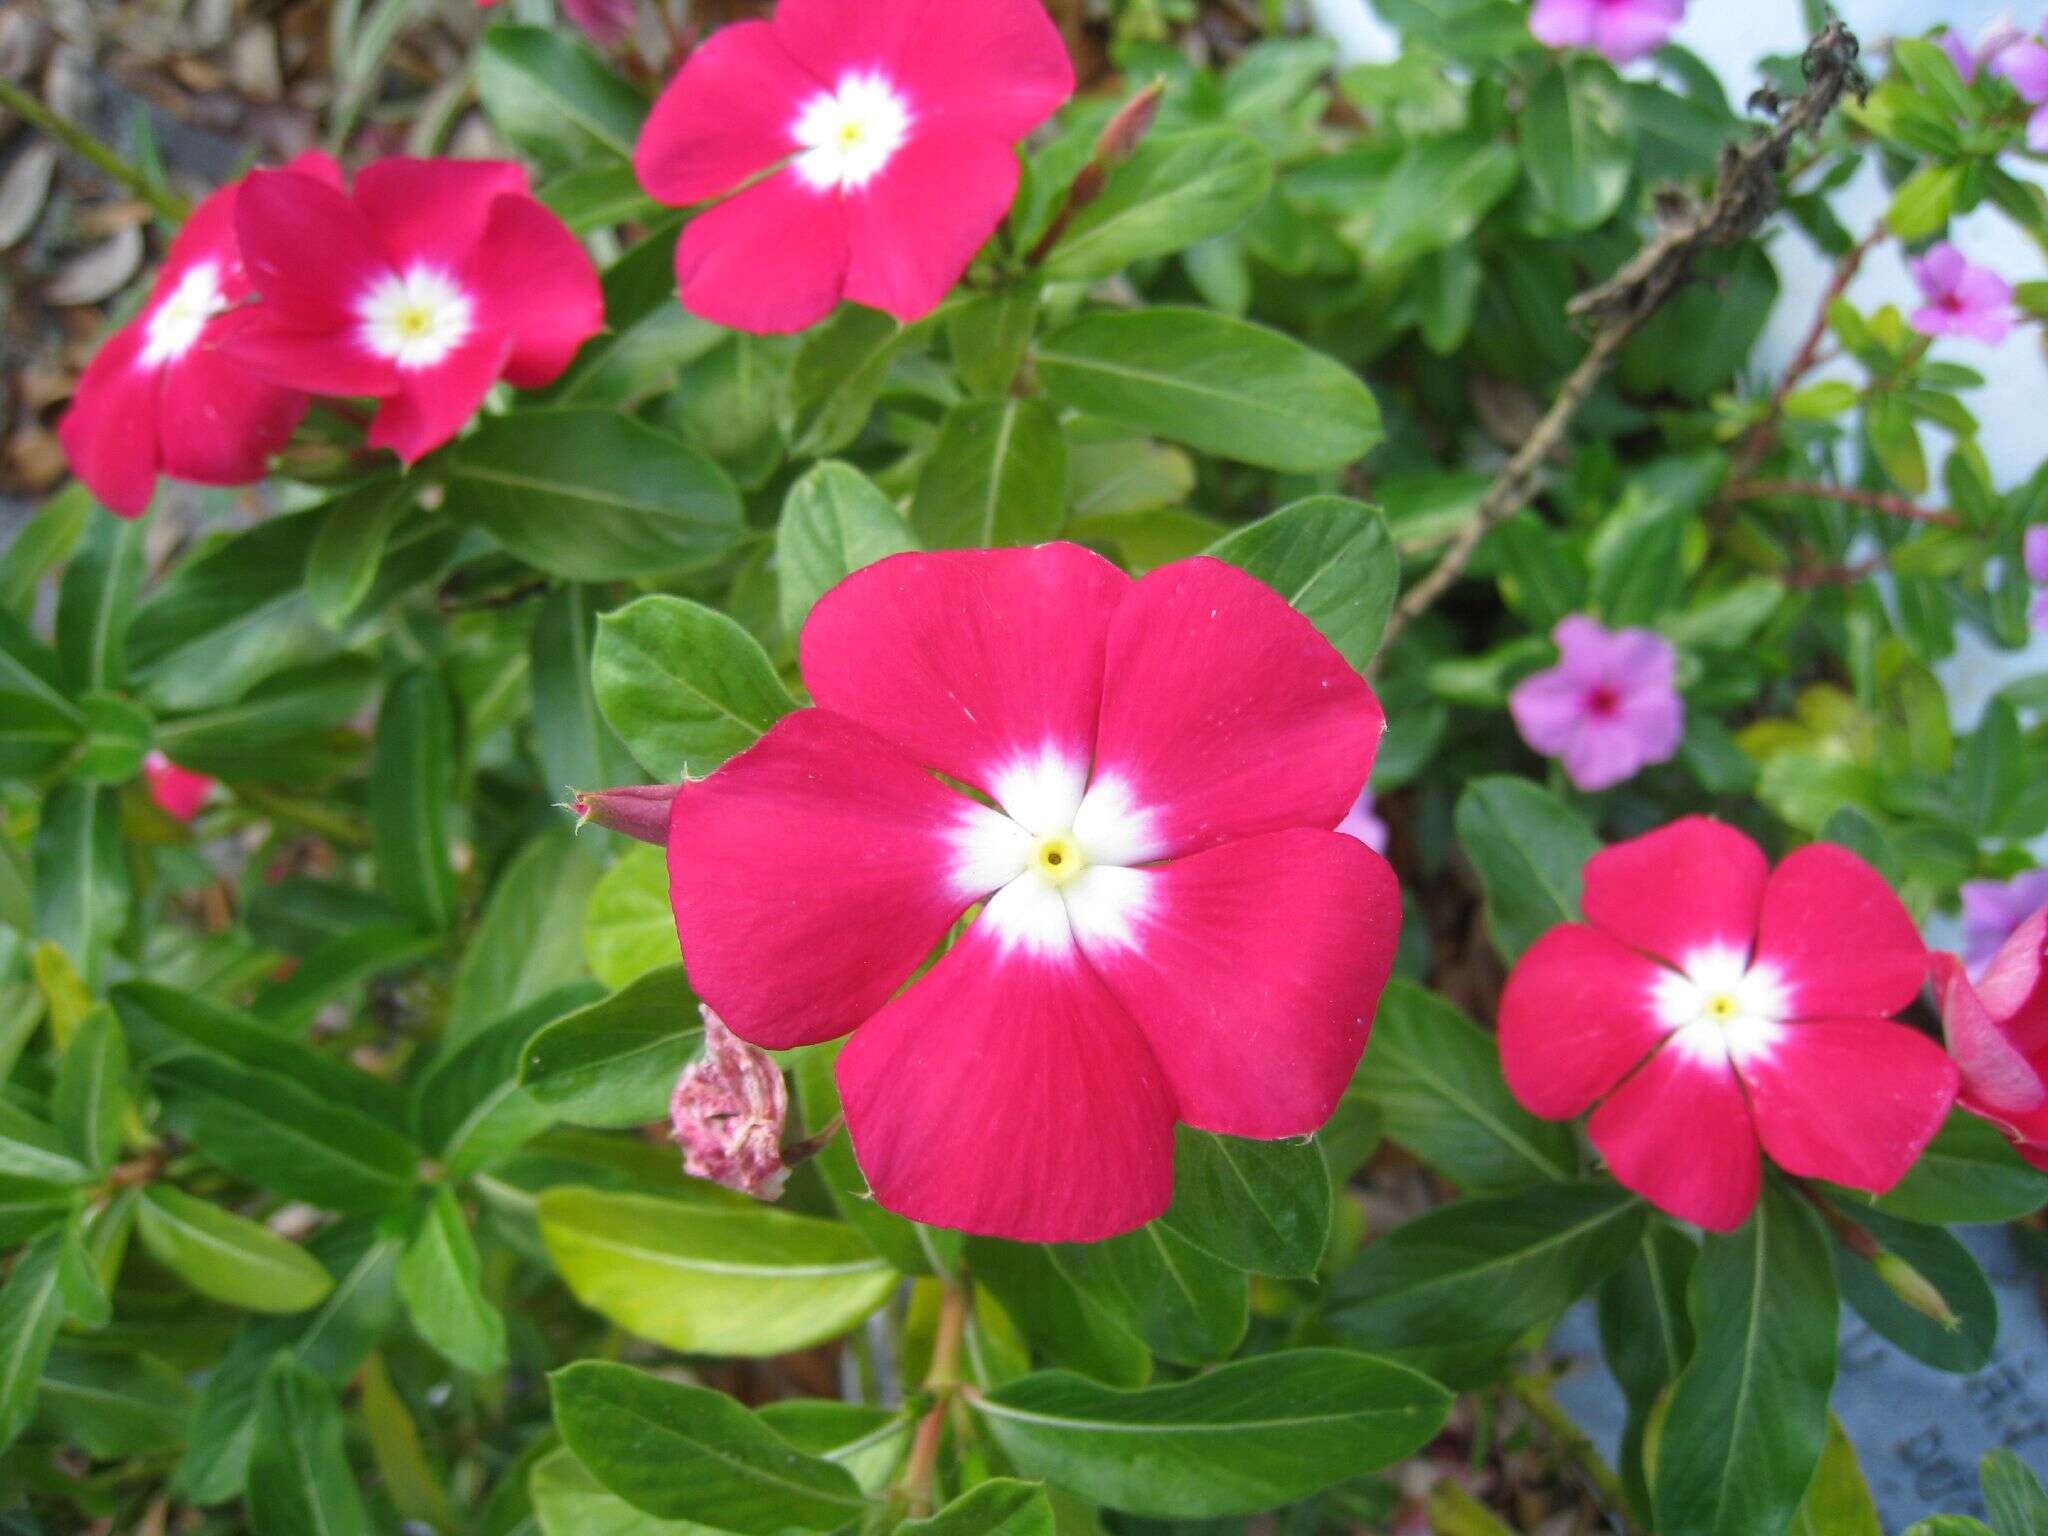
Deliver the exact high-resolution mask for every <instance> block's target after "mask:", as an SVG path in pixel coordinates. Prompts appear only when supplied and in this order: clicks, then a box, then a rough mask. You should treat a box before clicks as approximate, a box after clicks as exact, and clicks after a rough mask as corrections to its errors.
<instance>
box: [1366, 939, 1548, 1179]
mask: <svg viewBox="0 0 2048 1536" xmlns="http://www.w3.org/2000/svg"><path fill="white" fill-rule="evenodd" d="M1357 1082H1358V1087H1359V1089H1360V1091H1362V1092H1363V1093H1364V1094H1365V1096H1366V1098H1367V1099H1368V1100H1370V1101H1371V1102H1372V1103H1373V1104H1375V1105H1377V1106H1378V1107H1379V1110H1380V1113H1381V1114H1382V1115H1384V1116H1385V1117H1386V1133H1387V1136H1388V1137H1389V1138H1390V1139H1391V1140H1393V1141H1396V1142H1398V1143H1400V1144H1401V1145H1402V1146H1404V1147H1406V1148H1407V1149H1408V1150H1409V1151H1410V1152H1413V1153H1414V1154H1415V1155H1416V1156H1417V1157H1419V1158H1421V1159H1422V1160H1423V1161H1424V1162H1425V1163H1428V1164H1429V1165H1430V1166H1431V1167H1432V1168H1434V1169H1436V1170H1437V1171H1438V1172H1439V1173H1441V1174H1443V1175H1444V1176H1445V1177H1446V1178H1448V1179H1450V1180H1451V1181H1452V1182H1453V1183H1455V1184H1457V1185H1458V1186H1459V1187H1460V1188H1461V1189H1463V1190H1464V1191H1465V1192H1466V1193H1468V1194H1475V1195H1484V1194H1495V1193H1505V1192H1507V1191H1509V1190H1515V1189H1523V1188H1527V1187H1528V1186H1530V1185H1532V1184H1543V1183H1548V1182H1551V1181H1554V1180H1561V1179H1572V1178H1576V1177H1577V1176H1578V1171H1579V1168H1578V1157H1577V1154H1576V1153H1575V1152H1574V1150H1573V1147H1572V1134H1571V1129H1570V1127H1568V1126H1564V1125H1553V1124H1550V1123H1548V1122H1546V1121H1543V1120H1538V1119H1537V1118H1536V1117H1535V1116H1534V1115H1532V1114H1530V1113H1529V1112H1528V1111H1527V1110H1525V1109H1523V1108H1522V1106H1521V1105H1520V1104H1518V1103H1516V1102H1515V1097H1514V1095H1513V1094H1511V1093H1510V1092H1508V1085H1507V1083H1506V1081H1505V1080H1504V1079H1503V1078H1502V1076H1501V1070H1500V1050H1499V1047H1498V1046H1497V1045H1496V1044H1495V1043H1494V1038H1493V1035H1492V1034H1491V1032H1489V1031H1487V1030H1484V1029H1481V1028H1480V1027H1479V1026H1478V1025H1477V1024H1474V1023H1473V1022H1472V1021H1471V1020H1470V1019H1468V1018H1466V1017H1465V1015H1464V1014H1462V1013H1460V1012H1459V1011H1458V1010H1457V1009H1456V1008H1454V1007H1452V1006H1451V1004H1449V1003H1447V1002H1445V1001H1444V1000H1443V999H1442V998H1440V997H1438V996H1436V995H1435V994H1434V993H1431V992H1427V991H1424V990H1423V989H1422V988H1421V987H1418V986H1414V985H1412V984H1411V983H1409V982H1405V981H1401V980H1398V979H1396V980H1394V981H1390V982H1388V983H1387V989H1386V991H1385V992H1384V993H1382V994H1381V996H1380V1008H1379V1013H1378V1014H1377V1015H1376V1016H1375V1017H1374V1019H1373V1026H1372V1039H1371V1041H1370V1042H1369V1043H1368V1044H1367V1046H1366V1050H1365V1059H1364V1060H1363V1061H1362V1062H1360V1063H1359V1069H1358V1077H1357Z"/></svg>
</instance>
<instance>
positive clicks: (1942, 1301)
mask: <svg viewBox="0 0 2048 1536" xmlns="http://www.w3.org/2000/svg"><path fill="white" fill-rule="evenodd" d="M1870 1267H1871V1268H1872V1269H1874V1270H1876V1271H1877V1278H1878V1279H1880V1280H1882V1281H1883V1282H1884V1283H1885V1288H1886V1289H1887V1290H1889V1291H1890V1292H1891V1293H1892V1294H1893V1295H1894V1296H1896V1297H1898V1298H1899V1300H1901V1301H1903V1302H1904V1303H1905V1304H1906V1305H1907V1306H1909V1307H1911V1308H1912V1309H1913V1310H1914V1311H1915V1312H1918V1313H1919V1314H1920V1315H1921V1316H1922V1317H1929V1318H1932V1319H1934V1321H1935V1322H1937V1323H1939V1324H1941V1326H1942V1327H1944V1328H1946V1329H1948V1330H1949V1331H1950V1332H1954V1331H1955V1330H1956V1329H1957V1328H1959V1327H1961V1326H1962V1320H1961V1319H1960V1318H1958V1317H1957V1316H1956V1314H1955V1309H1954V1308H1953V1307H1951V1306H1950V1305H1949V1304H1948V1298H1947V1297H1945V1296H1943V1295H1942V1294H1941V1292H1940V1291H1939V1290H1938V1289H1937V1288H1936V1287H1935V1284H1934V1282H1933V1281H1931V1280H1929V1279H1928V1278H1927V1277H1926V1276H1925V1275H1923V1274H1921V1273H1920V1271H1919V1270H1917V1269H1915V1268H1914V1267H1913V1266H1912V1265H1910V1264H1908V1263H1907V1262H1906V1261H1905V1260H1904V1259H1902V1258H1900V1257H1899V1256H1898V1255H1897V1254H1896V1253H1892V1252H1890V1251H1889V1250H1887V1251H1886V1252H1884V1253H1880V1254H1879V1255H1878V1256H1877V1257H1876V1258H1874V1259H1872V1260H1871V1261H1870Z"/></svg>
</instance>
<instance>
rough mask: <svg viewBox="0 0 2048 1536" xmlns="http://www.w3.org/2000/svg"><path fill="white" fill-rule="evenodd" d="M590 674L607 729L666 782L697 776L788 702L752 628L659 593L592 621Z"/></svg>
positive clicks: (756, 735)
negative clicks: (749, 630)
mask: <svg viewBox="0 0 2048 1536" xmlns="http://www.w3.org/2000/svg"><path fill="white" fill-rule="evenodd" d="M591 679H592V683H593V685H594V686H595V688H596V690H597V703H598V707H599V708H600V709H602V710H603V711H604V716H605V719H607V720H609V721H610V722H611V726H612V729H613V730H615V731H617V732H618V733H619V736H620V738H621V739H622V740H624V742H625V743H626V745H627V746H628V747H630V748H631V749H632V752H633V755H634V756H635V757H637V758H638V759H639V760H640V765H641V766H642V767H643V768H645V769H646V770H647V771H648V772H649V773H651V774H653V775H654V776H655V777H656V778H658V779H661V780H664V781H666V782H668V783H676V782H678V781H680V780H682V779H684V778H688V777H698V778H701V777H702V776H703V775H705V774H707V773H709V772H710V771H711V770H712V769H714V768H716V767H718V765H719V764H721V763H723V762H724V761H725V760H726V759H727V758H729V757H731V756H732V755H733V754H734V753H736V752H740V751H744V750H745V749H746V748H748V747H750V746H752V745H753V744H754V743H755V742H756V741H757V740H759V739H760V736H761V733H762V732H764V731H766V730H767V729H768V727H769V726H771V725H773V724H774V723H775V722H776V721H777V720H779V719H781V718H782V717H783V716H784V715H786V714H788V713H789V712H790V711H791V710H792V709H794V708H795V707H796V704H795V702H794V701H793V700H792V699H791V698H790V696H789V693H788V691H787V690H786V689H784V688H783V686H782V683H781V681H780V680H779V679H778V678H777V677H776V675H775V667H774V665H773V664H772V663H771V662H770V661H769V660H768V657H767V654H766V653H765V652H764V651H763V650H762V649H761V647H760V645H759V643H758V642H756V641H755V639H754V637H753V636H752V635H750V634H748V633H747V632H746V631H745V630H744V629H742V628H741V627H740V626H739V625H738V624H737V623H735V622H734V621H733V620H731V619H729V618H727V617H726V616H725V615H724V614H722V613H717V612H714V611H713V610H712V609H709V608H706V607H703V606H702V605H701V604H698V603H692V602H689V601H687V600H685V599H683V598H680V597H668V596H665V595H661V594H656V595H654V596H652V597H643V598H641V599H639V600H638V601H637V602H633V603H629V604H627V605H626V606H625V607H624V608H619V609H615V610H614V611H612V612H611V613H608V614H606V615H604V617H603V618H601V619H599V620H598V621H597V646H596V650H595V652H594V655H593V657H592V661H591Z"/></svg>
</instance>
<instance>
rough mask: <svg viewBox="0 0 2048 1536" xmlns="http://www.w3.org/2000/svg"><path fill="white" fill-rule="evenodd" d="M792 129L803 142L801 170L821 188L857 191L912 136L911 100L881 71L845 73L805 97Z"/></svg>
mask: <svg viewBox="0 0 2048 1536" xmlns="http://www.w3.org/2000/svg"><path fill="white" fill-rule="evenodd" d="M789 131H790V133H791V135H792V136H793V137H794V138H795V139H796V141H797V143H799V144H801V145H803V152H802V153H801V154H799V155H798V156H797V157H796V173H797V174H798V175H799V176H801V177H802V178H803V179H804V180H805V181H806V182H808V183H809V184H810V185H811V186H812V187H813V188H814V189H816V190H817V191H820V192H855V191H858V190H859V189H860V188H862V187H864V186H866V185H867V184H868V183H869V182H871V181H873V180H874V179H875V178H876V177H877V176H879V175H880V174H881V173H882V168H883V167H884V166H886V165H887V164H888V163H889V161H890V159H891V158H893V157H894V155H895V153H896V151H897V150H899V149H901V148H902V147H903V141H904V140H905V139H907V138H909V137H910V105H909V103H908V102H906V101H905V100H904V99H903V97H902V96H901V95H900V94H899V93H898V92H897V90H896V87H895V86H893V85H891V84H890V83H889V81H888V80H887V79H886V78H884V77H883V76H882V75H881V74H879V73H876V72H873V71H870V72H868V73H867V74H850V75H842V76H841V77H840V80H839V84H838V86H837V87H836V88H834V89H832V90H829V91H820V92H818V94H817V95H815V96H813V97H812V98H811V99H810V100H809V101H807V102H805V103H804V105H803V110H802V111H801V112H799V113H798V114H797V119H796V122H795V123H793V124H792V125H791V126H790V130H789Z"/></svg>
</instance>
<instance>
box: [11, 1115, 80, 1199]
mask: <svg viewBox="0 0 2048 1536" xmlns="http://www.w3.org/2000/svg"><path fill="white" fill-rule="evenodd" d="M0 1175H5V1176H6V1177H8V1178H11V1179H32V1180H36V1181H39V1182H47V1183H52V1184H67V1185H68V1184H83V1183H84V1182H86V1180H87V1179H89V1178H90V1177H91V1176H92V1170H91V1169H89V1168H87V1167H86V1166H85V1164H84V1163H81V1162H80V1161H79V1160H78V1159H77V1158H75V1157H73V1156H72V1155H71V1151H70V1149H69V1147H67V1146H66V1144H65V1141H64V1138H63V1137H62V1136H60V1135H59V1134H58V1133H57V1131H56V1130H55V1129H54V1128H53V1127H51V1126H48V1125H45V1124H44V1123H43V1122H42V1121H40V1120H38V1119H36V1117H35V1116H33V1115H31V1114H30V1113H29V1112H28V1111H27V1110H25V1109H22V1108H19V1107H18V1106H16V1105H15V1104H13V1103H11V1102H10V1101H8V1100H6V1099H0Z"/></svg>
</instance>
